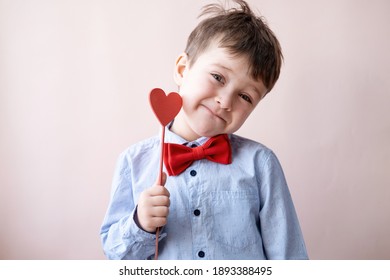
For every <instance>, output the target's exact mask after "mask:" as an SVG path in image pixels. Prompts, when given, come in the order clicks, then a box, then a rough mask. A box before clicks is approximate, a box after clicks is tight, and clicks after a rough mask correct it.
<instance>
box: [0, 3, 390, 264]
mask: <svg viewBox="0 0 390 280" xmlns="http://www.w3.org/2000/svg"><path fill="white" fill-rule="evenodd" d="M210 2H211V1H205V0H203V1H189V0H186V1H183V0H168V1H160V0H154V1H128V0H126V1H125V0H118V1H108V0H107V1H103V0H100V1H98V0H68V1H65V0H63V1H52V0H46V1H45V0H35V1H27V0H25V1H23V0H0V259H104V258H105V257H104V255H103V253H102V249H101V243H100V237H99V228H100V224H101V222H102V219H103V216H104V213H105V211H106V207H107V204H108V199H109V193H110V188H111V179H112V175H113V171H114V167H115V163H116V159H117V157H118V155H119V153H120V152H121V151H122V150H124V149H125V148H126V147H127V146H129V145H130V144H132V143H135V142H137V141H139V140H141V139H143V138H146V137H149V136H152V135H155V134H157V133H158V129H159V126H158V123H157V120H156V119H155V117H154V115H153V114H152V112H151V110H150V108H149V105H148V101H147V96H148V93H149V91H150V90H151V89H152V88H154V87H161V88H163V89H165V90H166V91H173V90H176V86H175V84H174V82H173V78H172V72H173V65H174V61H175V58H176V56H177V55H178V54H179V53H180V52H182V51H183V49H184V46H185V41H186V38H187V36H188V35H189V33H190V31H191V30H192V29H193V27H194V26H195V25H196V23H197V22H198V21H197V19H196V17H197V15H198V14H199V10H200V8H201V7H202V6H203V5H204V4H206V3H210ZM248 2H249V3H250V4H252V7H253V8H254V9H255V10H258V11H260V12H261V14H262V15H263V16H264V17H265V18H266V19H267V22H268V24H269V25H270V27H271V28H272V29H273V30H274V32H275V33H276V34H277V36H278V38H279V40H280V42H281V44H282V47H283V51H284V56H285V62H284V65H283V69H282V74H281V78H280V80H279V82H278V84H277V86H276V87H275V88H274V90H273V91H272V92H271V93H270V94H269V95H268V96H267V97H266V98H265V99H264V100H263V101H262V102H261V103H260V105H259V106H258V108H257V109H256V111H255V112H254V113H253V115H252V116H251V117H250V118H249V119H248V121H247V123H246V124H245V125H244V126H243V127H242V128H241V129H240V131H238V134H240V135H242V136H245V137H249V138H252V139H254V140H257V141H259V142H262V143H264V144H265V145H267V146H268V147H270V148H271V149H273V150H274V151H275V153H276V154H277V156H278V157H279V159H280V161H281V163H282V165H283V167H284V171H285V174H286V177H287V181H288V183H289V187H290V190H291V193H292V196H293V199H294V202H295V206H296V209H297V211H298V215H299V217H300V222H301V226H302V230H303V233H304V236H305V240H306V244H307V248H308V252H309V255H310V257H311V258H312V259H390V239H389V238H388V237H389V236H390V203H389V199H390V188H389V187H390V172H389V171H390V170H389V167H390V110H389V108H390V107H389V105H390V102H389V101H390V98H389V97H390V56H389V54H388V51H389V50H390V28H389V27H390V17H389V16H388V12H389V11H390V2H389V1H387V0H371V1H355V0H337V1H336V0H331V1H325V0H322V1H309V0H297V1H280V0H279V1H275V0H274V1H271V0H269V1H265V0H262V1H255V0H252V1H248Z"/></svg>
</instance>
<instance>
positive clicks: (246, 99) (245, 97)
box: [239, 93, 252, 104]
mask: <svg viewBox="0 0 390 280" xmlns="http://www.w3.org/2000/svg"><path fill="white" fill-rule="evenodd" d="M239 96H240V97H241V98H242V99H244V100H245V101H246V102H249V103H251V104H252V99H251V98H250V97H249V96H248V95H246V94H244V93H240V94H239Z"/></svg>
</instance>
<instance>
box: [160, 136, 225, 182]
mask: <svg viewBox="0 0 390 280" xmlns="http://www.w3.org/2000/svg"><path fill="white" fill-rule="evenodd" d="M231 154H232V150H231V148H230V143H229V137H228V136H227V135H226V134H220V135H217V136H214V137H212V138H210V139H209V140H208V141H207V142H206V143H204V144H203V145H202V146H199V147H195V148H190V147H187V146H184V145H179V144H172V143H165V144H164V163H165V167H166V169H167V171H168V174H169V175H170V176H171V175H179V174H180V173H182V172H183V171H184V170H186V169H187V167H189V166H190V165H191V164H192V163H193V162H194V161H195V160H200V159H204V158H205V159H208V160H210V161H213V162H217V163H222V164H229V163H231V162H232V156H231Z"/></svg>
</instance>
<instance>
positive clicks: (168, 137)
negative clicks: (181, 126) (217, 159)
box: [165, 122, 210, 147]
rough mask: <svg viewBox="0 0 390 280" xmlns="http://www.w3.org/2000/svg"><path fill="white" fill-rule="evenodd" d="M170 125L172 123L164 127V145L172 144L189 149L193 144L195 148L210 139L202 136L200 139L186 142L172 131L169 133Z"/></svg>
mask: <svg viewBox="0 0 390 280" xmlns="http://www.w3.org/2000/svg"><path fill="white" fill-rule="evenodd" d="M172 123H173V122H171V123H170V124H168V125H167V126H166V127H165V142H166V143H174V144H180V145H185V146H188V147H191V146H192V145H194V144H195V145H196V146H201V145H203V144H204V143H206V142H207V140H209V139H210V137H204V136H202V137H199V138H198V139H196V140H194V141H187V140H185V139H184V138H182V137H180V136H179V135H177V134H176V133H174V132H173V131H171V129H170V128H171V126H172Z"/></svg>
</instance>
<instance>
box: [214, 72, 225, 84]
mask: <svg viewBox="0 0 390 280" xmlns="http://www.w3.org/2000/svg"><path fill="white" fill-rule="evenodd" d="M211 76H213V78H214V79H215V80H216V81H217V82H219V83H222V84H224V83H225V81H224V79H223V77H222V76H221V75H219V74H215V73H211Z"/></svg>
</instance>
